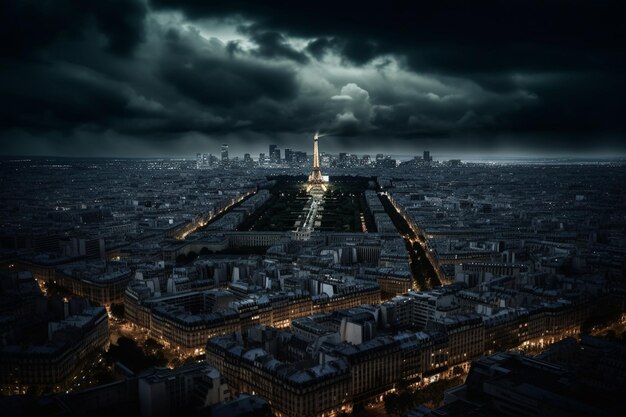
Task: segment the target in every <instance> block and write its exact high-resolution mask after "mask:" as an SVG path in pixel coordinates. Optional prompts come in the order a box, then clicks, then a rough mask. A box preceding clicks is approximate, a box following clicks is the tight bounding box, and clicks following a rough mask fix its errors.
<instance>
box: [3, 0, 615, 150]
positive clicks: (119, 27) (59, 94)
mask: <svg viewBox="0 0 626 417" xmlns="http://www.w3.org/2000/svg"><path fill="white" fill-rule="evenodd" d="M544 3H547V2H521V1H520V2H518V1H507V2H485V1H479V2H450V1H440V2H428V3H425V4H419V3H418V2H406V3H405V2H393V1H388V2H383V3H380V4H377V5H376V7H375V8H373V7H369V6H368V5H366V4H363V3H350V2H336V1H332V2H331V1H326V0H319V1H316V2H303V3H301V4H298V7H295V6H294V5H293V4H291V2H286V1H262V2H260V1H252V0H250V1H242V0H237V1H229V2H221V1H212V2H207V1H200V0H197V1H185V0H177V1H174V0H108V1H98V2H86V1H81V0H54V1H53V0H37V1H35V0H25V1H16V0H8V1H6V2H3V4H2V6H0V8H1V9H0V10H1V11H2V15H1V21H0V42H1V45H2V50H3V55H2V56H1V58H0V64H1V65H0V110H1V114H0V141H1V142H2V144H3V148H4V150H3V152H6V153H14V152H23V151H22V149H25V148H24V147H20V145H19V143H18V142H16V141H13V140H11V138H13V137H20V138H24V143H27V142H28V143H30V144H35V145H36V144H37V143H40V144H44V143H45V144H46V146H48V145H50V144H51V143H58V142H59V141H63V140H65V141H67V143H68V145H67V146H65V147H63V148H62V149H74V148H72V147H71V145H69V143H75V144H76V146H75V149H84V151H85V152H87V153H88V152H90V151H91V148H90V147H89V146H86V145H85V143H87V142H88V141H89V140H99V139H98V138H100V139H101V142H102V143H107V144H108V145H110V146H112V147H115V143H120V144H122V143H123V145H119V149H134V150H135V151H137V150H138V149H148V148H149V147H154V148H155V149H160V150H162V151H163V152H166V151H167V152H169V151H171V150H172V149H177V145H176V144H177V143H186V144H194V146H197V144H198V143H201V140H200V139H198V138H201V137H204V138H212V139H210V140H214V141H220V140H221V138H222V137H224V138H226V137H231V136H228V135H236V136H237V137H239V138H241V141H259V142H267V141H277V142H279V143H280V142H281V141H282V142H284V143H288V142H290V141H291V143H290V146H293V147H298V144H297V143H295V142H293V141H297V140H301V138H303V137H308V136H307V135H309V134H310V132H311V131H314V130H315V129H325V130H328V131H332V132H334V133H337V134H338V135H339V137H336V138H335V139H333V140H334V143H335V144H336V146H338V147H341V146H342V145H345V146H348V145H352V144H354V143H356V142H353V141H357V140H358V138H362V141H361V142H360V143H361V144H362V145H363V146H364V147H367V146H369V144H375V143H381V142H380V140H381V139H383V138H384V139H389V143H391V142H394V141H395V142H394V143H397V144H398V146H405V147H407V148H410V147H411V146H413V144H414V143H420V144H422V143H427V144H432V143H435V144H436V143H440V144H443V145H445V146H451V147H453V146H454V144H455V143H463V142H465V141H468V140H469V139H468V138H471V141H472V142H471V143H472V145H475V146H478V147H480V146H483V147H487V148H488V147H493V146H496V145H498V144H500V143H504V142H506V143H510V142H513V143H515V142H516V141H517V142H518V143H521V144H523V145H524V146H527V147H529V148H534V149H538V148H541V147H542V146H547V147H550V146H552V147H553V148H554V147H560V148H563V149H566V150H580V149H588V148H591V147H593V146H596V145H597V144H605V145H608V146H610V147H612V148H615V149H620V150H621V151H623V150H624V148H626V144H624V141H623V135H624V132H626V121H625V120H624V118H623V116H622V113H623V112H622V111H621V108H622V104H621V103H622V100H623V98H622V97H623V95H624V93H625V92H626V86H625V85H624V84H625V83H624V81H623V76H622V74H623V72H624V70H626V64H625V62H626V58H625V52H624V51H625V48H624V45H623V40H622V39H623V38H625V37H626V33H624V32H625V30H624V25H622V23H621V19H620V16H621V14H620V13H618V10H619V9H618V4H617V3H616V2H572V1H568V2H549V3H547V4H544ZM341 137H344V139H342V138H341ZM45 138H54V141H55V142H52V139H50V140H48V141H47V142H46V140H47V139H45ZM63 138H65V139H63ZM113 138H115V140H114V139H113ZM190 138H191V139H190ZM590 138H593V140H590ZM207 140H209V139H207ZM368 141H369V143H366V142H368ZM455 141H456V142H455ZM15 143H18V144H17V145H16V144H15ZM133 143H134V144H135V145H136V146H131V145H130V144H133ZM546 144H547V145H546ZM24 146H25V145H24ZM29 146H30V145H29ZM42 146H43V145H42ZM264 146H265V143H263V145H262V147H264ZM81 147H82V148H81ZM42 149H51V148H50V147H47V148H42ZM115 152H121V151H119V150H115ZM177 152H181V151H177ZM151 153H154V152H151ZM191 153H194V150H191Z"/></svg>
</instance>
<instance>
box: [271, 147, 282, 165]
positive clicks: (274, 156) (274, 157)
mask: <svg viewBox="0 0 626 417" xmlns="http://www.w3.org/2000/svg"><path fill="white" fill-rule="evenodd" d="M270 157H271V158H272V162H274V163H279V162H280V149H279V148H274V152H273V153H272V154H271V155H270Z"/></svg>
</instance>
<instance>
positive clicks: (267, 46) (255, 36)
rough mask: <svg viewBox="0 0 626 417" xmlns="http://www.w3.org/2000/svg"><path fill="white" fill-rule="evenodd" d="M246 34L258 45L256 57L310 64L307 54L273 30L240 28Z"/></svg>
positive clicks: (252, 27)
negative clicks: (284, 59)
mask: <svg viewBox="0 0 626 417" xmlns="http://www.w3.org/2000/svg"><path fill="white" fill-rule="evenodd" d="M240 31H241V32H242V33H244V34H247V35H250V38H251V40H252V41H253V42H254V43H256V44H257V46H258V48H257V49H256V50H255V51H254V53H255V55H258V56H261V57H264V58H277V57H278V58H281V57H282V58H287V59H291V60H293V61H296V62H298V63H300V64H306V63H307V62H309V58H308V57H307V56H306V54H304V53H302V52H300V51H297V50H296V49H294V48H293V47H292V46H291V45H289V42H288V41H287V39H286V38H285V37H284V36H283V35H282V34H280V33H279V32H275V31H271V30H262V29H261V30H259V29H258V28H256V27H255V26H254V25H252V26H244V27H241V28H240Z"/></svg>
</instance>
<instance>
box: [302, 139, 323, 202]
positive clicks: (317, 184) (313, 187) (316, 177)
mask: <svg viewBox="0 0 626 417" xmlns="http://www.w3.org/2000/svg"><path fill="white" fill-rule="evenodd" d="M319 139H320V137H319V133H316V134H315V136H313V172H312V173H311V175H309V181H308V182H307V192H309V193H311V194H313V195H321V194H323V193H324V192H326V189H327V185H328V183H327V182H326V181H324V178H323V177H322V171H320V153H319Z"/></svg>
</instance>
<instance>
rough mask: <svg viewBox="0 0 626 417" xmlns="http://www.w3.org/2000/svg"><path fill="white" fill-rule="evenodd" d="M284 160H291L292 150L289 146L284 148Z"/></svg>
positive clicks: (289, 161)
mask: <svg viewBox="0 0 626 417" xmlns="http://www.w3.org/2000/svg"><path fill="white" fill-rule="evenodd" d="M285 161H287V162H288V163H291V162H293V151H292V150H291V149H290V148H285Z"/></svg>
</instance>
